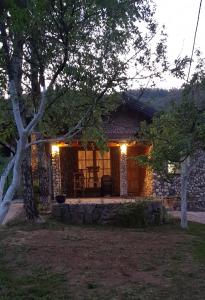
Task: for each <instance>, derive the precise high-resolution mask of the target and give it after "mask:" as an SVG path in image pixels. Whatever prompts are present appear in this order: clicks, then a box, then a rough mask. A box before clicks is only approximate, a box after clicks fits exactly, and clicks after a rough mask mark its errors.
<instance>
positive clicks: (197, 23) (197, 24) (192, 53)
mask: <svg viewBox="0 0 205 300" xmlns="http://www.w3.org/2000/svg"><path fill="white" fill-rule="evenodd" d="M201 6H202V0H201V1H200V4H199V11H198V17H197V22H196V28H195V33H194V41H193V46H192V52H191V59H190V65H189V71H188V75H187V82H188V80H189V75H190V71H191V65H192V59H193V55H194V48H195V43H196V35H197V30H198V26H199V18H200V13H201Z"/></svg>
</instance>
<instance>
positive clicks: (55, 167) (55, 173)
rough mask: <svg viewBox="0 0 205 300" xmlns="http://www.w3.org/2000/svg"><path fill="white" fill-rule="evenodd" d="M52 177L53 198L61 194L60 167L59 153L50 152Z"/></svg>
mask: <svg viewBox="0 0 205 300" xmlns="http://www.w3.org/2000/svg"><path fill="white" fill-rule="evenodd" d="M52 177H53V195H54V198H55V196H57V195H60V194H61V169H60V155H59V153H58V152H57V153H52Z"/></svg>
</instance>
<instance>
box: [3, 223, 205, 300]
mask: <svg viewBox="0 0 205 300" xmlns="http://www.w3.org/2000/svg"><path fill="white" fill-rule="evenodd" d="M0 245H1V247H0V300H7V299H8V300H10V299H12V300H13V299H15V300H18V299H21V300H24V299H26V300H30V299H35V300H38V299H45V300H46V299H53V300H59V299H74V300H75V299H76V300H78V299H84V300H91V299H92V300H94V299H98V300H104V299H109V300H110V299H113V300H117V299H126V300H127V299H128V300H129V299H138V300H140V299H143V300H144V299H147V300H152V299H157V300H160V299H166V300H169V299H170V300H173V299H180V300H183V299H186V300H187V299H200V300H202V299H205V283H204V278H205V225H199V224H191V225H190V229H189V230H188V232H183V231H182V230H180V229H179V227H178V225H176V224H173V225H166V226H163V227H154V228H151V229H145V230H136V229H125V228H111V227H80V226H67V225H63V224H60V223H56V222H55V221H52V220H49V221H48V222H47V223H46V224H44V225H38V226H31V225H24V224H18V225H15V226H14V225H13V226H9V227H7V228H1V229H0Z"/></svg>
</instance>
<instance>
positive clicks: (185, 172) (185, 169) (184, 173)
mask: <svg viewBox="0 0 205 300" xmlns="http://www.w3.org/2000/svg"><path fill="white" fill-rule="evenodd" d="M189 167H190V159H189V158H187V159H185V161H183V163H182V164H181V227H182V228H183V229H187V228H188V221H187V187H188V179H189Z"/></svg>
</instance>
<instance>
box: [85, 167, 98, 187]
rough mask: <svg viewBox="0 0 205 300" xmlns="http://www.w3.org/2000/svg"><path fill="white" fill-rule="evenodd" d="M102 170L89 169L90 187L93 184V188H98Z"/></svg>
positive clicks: (96, 168)
mask: <svg viewBox="0 0 205 300" xmlns="http://www.w3.org/2000/svg"><path fill="white" fill-rule="evenodd" d="M99 170H100V167H98V166H97V167H93V166H92V167H87V171H88V181H87V183H88V187H90V185H91V184H92V183H93V187H95V188H96V187H98V184H99V178H98V172H99Z"/></svg>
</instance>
